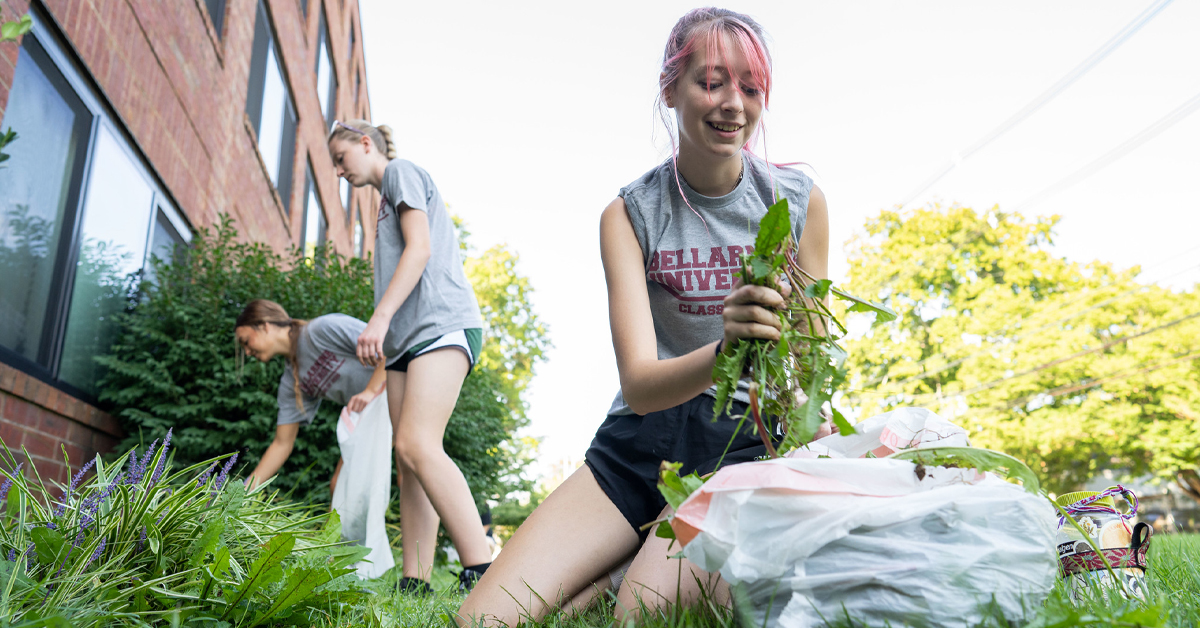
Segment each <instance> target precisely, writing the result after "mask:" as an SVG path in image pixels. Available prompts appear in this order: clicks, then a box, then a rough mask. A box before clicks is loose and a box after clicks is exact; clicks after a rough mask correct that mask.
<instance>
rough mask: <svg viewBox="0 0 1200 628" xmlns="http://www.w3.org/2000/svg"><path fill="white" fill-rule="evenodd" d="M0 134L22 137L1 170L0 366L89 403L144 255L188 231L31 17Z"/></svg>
mask: <svg viewBox="0 0 1200 628" xmlns="http://www.w3.org/2000/svg"><path fill="white" fill-rule="evenodd" d="M0 127H3V128H8V127H12V128H14V129H16V131H17V133H18V134H19V137H18V139H17V141H16V142H14V143H13V144H11V145H10V147H9V148H8V149H7V150H8V152H9V154H10V155H11V158H10V159H9V160H8V161H7V162H6V163H5V165H6V167H5V168H3V169H0V190H4V194H3V195H2V197H0V360H3V361H4V362H6V363H8V364H11V365H13V366H15V367H17V368H20V369H22V370H24V371H26V372H28V373H30V374H31V375H33V376H35V377H38V378H39V379H43V380H45V381H49V382H52V383H54V384H56V385H58V386H59V387H61V388H63V389H64V390H67V391H68V392H70V393H72V394H74V395H77V396H81V397H84V398H90V397H91V396H92V395H93V394H94V392H95V384H96V381H97V380H98V378H99V377H100V376H101V375H102V371H101V369H100V367H99V365H97V364H96V363H95V360H94V359H93V358H94V357H95V356H97V355H102V354H104V353H106V352H107V351H108V348H109V346H110V344H111V343H112V341H113V339H114V336H115V333H116V331H117V329H116V326H115V325H116V323H115V320H114V318H115V315H116V314H117V313H119V312H121V311H123V310H124V309H125V307H126V305H127V304H128V302H129V299H130V298H131V297H132V296H134V295H135V291H136V289H137V286H138V283H139V281H140V280H141V279H142V278H143V277H144V272H145V270H146V268H147V260H148V255H147V251H162V250H170V248H171V247H170V245H171V244H173V243H182V242H184V240H185V238H186V237H187V235H186V234H187V227H186V225H184V224H183V221H182V219H180V218H179V217H178V214H177V213H176V212H175V210H174V208H173V207H172V206H171V203H170V200H169V199H168V198H167V196H166V195H165V194H164V193H163V191H162V189H161V188H160V187H159V185H158V184H157V182H156V181H155V180H154V178H153V177H152V176H151V174H150V171H149V169H148V168H147V167H146V166H145V165H144V163H143V162H142V160H141V158H140V156H139V155H138V153H137V151H136V150H135V149H134V148H133V146H132V144H131V143H130V142H129V141H127V140H126V139H125V136H124V135H123V134H122V132H121V131H120V128H119V127H118V126H117V123H116V122H115V118H114V117H113V116H112V115H111V114H110V113H109V110H108V108H107V107H106V106H105V105H104V104H103V103H102V102H101V101H100V99H99V98H98V96H97V93H96V92H95V91H94V90H93V89H92V88H91V87H90V85H89V84H88V83H87V82H86V80H85V79H84V78H83V77H82V75H81V73H79V72H78V71H77V70H76V69H75V67H74V66H73V65H72V64H71V62H70V61H69V60H68V59H67V57H66V56H65V55H64V54H63V52H62V49H61V48H60V47H59V46H58V45H57V44H56V41H55V39H54V37H53V35H52V34H51V33H50V32H48V30H47V29H46V27H45V26H44V23H43V22H42V21H41V20H40V19H39V16H38V15H37V13H36V11H35V13H34V28H33V30H32V31H31V32H30V33H29V34H28V35H26V36H25V38H24V40H23V41H22V42H21V46H20V48H19V50H18V54H17V66H16V71H15V73H14V76H13V83H12V86H11V89H10V94H9V99H8V105H7V108H6V110H5V112H4V119H3V121H2V122H0ZM159 220H165V221H166V225H165V226H164V227H163V228H161V229H160V228H159V226H158V224H157V221H159ZM167 227H169V231H166V228H167ZM160 232H161V233H160ZM181 234H184V235H181ZM168 241H169V242H168Z"/></svg>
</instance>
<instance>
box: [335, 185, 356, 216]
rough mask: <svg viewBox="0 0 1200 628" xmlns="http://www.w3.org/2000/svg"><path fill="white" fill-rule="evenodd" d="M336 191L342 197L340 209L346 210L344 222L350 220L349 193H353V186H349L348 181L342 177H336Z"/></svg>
mask: <svg viewBox="0 0 1200 628" xmlns="http://www.w3.org/2000/svg"><path fill="white" fill-rule="evenodd" d="M338 192H340V193H341V197H342V209H343V210H345V212H346V222H347V223H349V222H350V195H351V194H353V193H354V188H353V187H351V186H350V182H349V181H347V180H346V179H344V178H342V177H338Z"/></svg>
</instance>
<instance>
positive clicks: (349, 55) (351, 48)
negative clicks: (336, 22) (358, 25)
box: [346, 20, 354, 59]
mask: <svg viewBox="0 0 1200 628" xmlns="http://www.w3.org/2000/svg"><path fill="white" fill-rule="evenodd" d="M349 40H350V45H349V46H346V58H347V59H353V58H354V20H350V37H349Z"/></svg>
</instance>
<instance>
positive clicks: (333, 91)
mask: <svg viewBox="0 0 1200 628" xmlns="http://www.w3.org/2000/svg"><path fill="white" fill-rule="evenodd" d="M322 54H324V55H325V61H326V62H327V63H328V64H329V86H328V88H327V90H326V93H325V103H324V105H325V107H324V109H325V110H324V111H322V112H321V115H322V116H323V117H324V118H325V126H329V125H330V124H333V121H334V120H335V119H336V118H337V116H336V115H335V114H336V113H337V94H338V78H337V65H335V64H334V62H333V46H332V42H331V41H330V39H329V23H328V21H327V20H326V19H325V5H324V3H323V2H319V3H318V4H317V46H316V54H315V55H313V56H314V58H315V63H313V80H314V81H316V85H317V102H318V103H320V102H321V55H322Z"/></svg>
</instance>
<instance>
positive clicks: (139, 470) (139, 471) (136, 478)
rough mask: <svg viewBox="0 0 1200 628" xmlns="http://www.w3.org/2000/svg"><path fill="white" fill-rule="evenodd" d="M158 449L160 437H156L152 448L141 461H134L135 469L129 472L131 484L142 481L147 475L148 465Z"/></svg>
mask: <svg viewBox="0 0 1200 628" xmlns="http://www.w3.org/2000/svg"><path fill="white" fill-rule="evenodd" d="M157 449H158V439H155V440H154V442H153V443H150V449H147V450H146V453H145V454H144V455H143V456H142V459H141V461H140V462H139V461H138V460H136V459H135V460H134V461H133V470H132V471H131V472H130V473H129V483H130V484H137V483H138V482H141V481H142V478H144V477H146V467H147V466H148V465H149V464H150V459H151V458H153V457H154V452H155V450H157ZM135 458H136V457H135Z"/></svg>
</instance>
